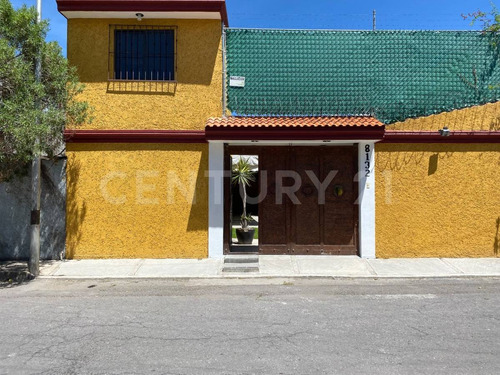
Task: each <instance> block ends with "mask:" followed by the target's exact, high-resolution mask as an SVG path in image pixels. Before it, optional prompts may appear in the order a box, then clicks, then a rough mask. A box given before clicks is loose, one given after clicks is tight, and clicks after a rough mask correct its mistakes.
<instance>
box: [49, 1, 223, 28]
mask: <svg viewBox="0 0 500 375" xmlns="http://www.w3.org/2000/svg"><path fill="white" fill-rule="evenodd" d="M57 9H58V10H59V12H61V13H62V12H76V11H86V12H139V11H143V12H217V13H220V15H221V19H222V21H223V22H224V25H225V26H229V19H228V15H227V8H226V2H225V1H224V0H199V1H197V0H135V1H130V0H125V1H123V0H57Z"/></svg>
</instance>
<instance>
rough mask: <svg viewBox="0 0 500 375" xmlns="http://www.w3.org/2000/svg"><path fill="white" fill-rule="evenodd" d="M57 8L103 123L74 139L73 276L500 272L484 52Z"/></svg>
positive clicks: (69, 5)
mask: <svg viewBox="0 0 500 375" xmlns="http://www.w3.org/2000/svg"><path fill="white" fill-rule="evenodd" d="M57 4H58V8H59V11H60V12H61V13H62V14H63V15H64V16H65V17H66V18H67V19H68V59H69V61H70V63H71V64H72V65H74V66H76V68H77V69H78V73H79V76H80V80H81V81H82V82H83V83H85V85H86V90H85V92H84V94H83V95H82V98H81V99H82V100H86V101H88V102H89V103H90V104H91V105H92V106H93V108H94V117H95V120H94V121H93V122H92V123H91V124H88V125H86V126H84V127H79V128H77V129H67V131H66V139H67V157H68V164H67V186H68V187H67V239H66V255H67V257H68V258H75V259H82V258H207V257H214V258H218V257H223V256H224V255H226V254H230V253H248V252H254V253H259V254H325V255H343V254H349V255H358V256H361V257H365V258H374V257H383V258H389V257H494V256H498V252H499V241H500V234H499V227H500V193H499V188H498V187H499V185H500V174H499V170H500V126H499V120H498V119H499V118H500V106H499V105H498V104H497V100H498V98H499V96H500V94H499V92H498V91H497V89H496V88H495V87H492V83H494V82H495V81H496V82H498V80H500V71H499V70H498V69H497V68H496V67H493V68H492V67H491V65H488V61H489V59H491V58H492V54H493V53H494V51H491V49H492V47H491V45H490V44H488V42H487V41H486V40H484V38H482V36H481V35H480V34H478V33H472V32H470V33H469V32H406V31H395V32H384V31H380V32H367V31H359V32H346V31H324V30H253V29H231V28H228V26H229V25H228V16H227V11H226V4H225V1H223V0H204V1H190V0H184V1H175V0H157V1H146V0H144V1H142V0H138V1H115V0H100V1H85V0H57ZM242 155H243V156H244V157H247V158H252V160H257V162H256V164H255V165H253V170H254V172H255V179H256V181H255V184H254V185H253V186H252V187H251V189H250V190H251V191H252V194H253V195H254V196H253V197H252V198H253V201H252V203H251V208H250V211H251V214H252V221H253V222H252V225H253V226H254V227H255V228H257V229H258V235H256V238H255V240H254V241H253V243H251V244H248V245H247V246H241V245H238V244H237V243H235V240H234V239H233V229H234V228H235V227H236V226H237V225H238V223H237V216H238V214H240V213H241V212H240V209H241V207H240V206H241V201H240V200H239V199H240V198H239V197H238V194H237V189H235V188H234V186H232V184H231V177H230V176H231V170H232V163H233V162H234V160H236V159H237V158H238V157H239V158H241V156H242ZM235 158H236V159H235Z"/></svg>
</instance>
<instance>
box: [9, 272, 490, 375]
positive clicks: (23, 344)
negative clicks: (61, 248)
mask: <svg viewBox="0 0 500 375" xmlns="http://www.w3.org/2000/svg"><path fill="white" fill-rule="evenodd" d="M499 287H500V279H498V278H496V279H495V278H484V279H480V278H474V279H440V280H436V279H434V280H432V279H424V280H416V279H406V280H376V279H366V280H321V279H311V280H292V279H290V280H272V281H271V280H269V281H266V280H246V281H244V280H211V281H203V280H199V281H189V280H179V281H171V280H170V281H169V280H36V281H33V282H30V283H28V284H25V285H20V286H11V287H6V286H5V285H4V286H3V287H1V288H0V374H40V373H44V374H152V373H154V374H499V373H500V354H499V353H500V324H499V319H500V289H499Z"/></svg>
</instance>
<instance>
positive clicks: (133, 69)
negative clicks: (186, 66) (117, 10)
mask: <svg viewBox="0 0 500 375" xmlns="http://www.w3.org/2000/svg"><path fill="white" fill-rule="evenodd" d="M109 34H110V35H109V62H108V71H109V73H108V76H109V80H110V81H161V82H164V81H175V79H176V70H177V61H176V60H177V58H176V55H177V54H176V28H175V27H171V26H153V25H141V26H136V25H111V26H110V33H109Z"/></svg>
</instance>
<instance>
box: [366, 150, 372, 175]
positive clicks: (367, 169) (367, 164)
mask: <svg viewBox="0 0 500 375" xmlns="http://www.w3.org/2000/svg"><path fill="white" fill-rule="evenodd" d="M370 151H371V147H370V145H366V146H365V153H366V160H365V177H370V167H371V164H370Z"/></svg>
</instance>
